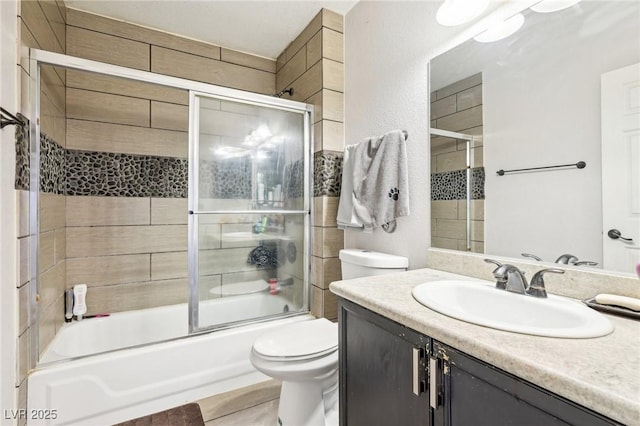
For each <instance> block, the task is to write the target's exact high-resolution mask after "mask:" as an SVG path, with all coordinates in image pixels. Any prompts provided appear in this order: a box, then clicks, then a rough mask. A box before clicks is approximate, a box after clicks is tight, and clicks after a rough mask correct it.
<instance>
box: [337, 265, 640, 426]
mask: <svg viewBox="0 0 640 426" xmlns="http://www.w3.org/2000/svg"><path fill="white" fill-rule="evenodd" d="M443 279H466V280H476V279H474V278H469V277H466V276H462V275H457V274H452V273H448V272H443V271H438V270H434V269H419V270H414V271H409V272H402V273H398V274H392V275H379V276H373V277H366V278H358V279H353V280H345V281H336V282H334V283H332V284H331V287H330V288H331V291H332V292H333V293H335V294H336V295H338V296H340V297H342V298H344V299H347V300H350V301H352V302H354V303H357V304H359V305H361V306H363V307H365V308H367V309H369V310H371V311H373V312H376V313H378V314H380V315H382V316H384V317H387V318H389V319H391V320H393V321H396V322H398V323H400V324H403V325H405V326H407V327H409V328H411V329H413V330H416V331H418V332H421V333H423V334H425V335H427V336H430V337H432V338H434V339H436V340H439V341H441V342H442V343H445V344H447V345H450V346H451V347H453V348H456V349H459V350H461V351H463V352H465V353H467V354H469V355H471V356H474V357H476V358H478V359H481V360H483V361H485V362H487V363H490V364H492V365H495V366H496V367H498V368H501V369H502V370H504V371H507V372H509V373H511V374H514V375H516V376H518V377H520V378H522V379H525V380H527V381H529V382H531V383H534V384H536V385H538V386H540V387H542V388H545V389H548V390H549V391H551V392H554V393H556V394H558V395H561V396H563V397H565V398H567V399H569V400H571V401H574V402H576V403H578V404H580V405H582V406H584V407H587V408H590V409H591V410H593V411H596V412H598V413H601V414H603V415H605V416H608V417H610V418H612V419H615V420H617V421H619V422H621V423H624V424H627V425H640V322H639V321H634V320H630V319H625V318H622V317H616V316H611V315H607V317H608V318H609V319H610V320H611V321H612V322H613V324H614V325H615V331H614V332H613V333H611V334H609V335H607V336H603V337H598V338H592V339H562V338H551V337H539V336H530V335H525V334H518V333H511V332H507V331H501V330H495V329H492V328H487V327H482V326H478V325H474V324H471V323H467V322H464V321H460V320H457V319H454V318H451V317H448V316H445V315H442V314H439V313H437V312H435V311H433V310H431V309H429V308H427V307H425V306H423V305H421V304H420V303H418V302H417V301H416V300H415V299H414V298H413V296H412V295H411V290H412V289H413V287H415V286H416V285H418V284H421V283H424V282H428V281H437V280H443ZM485 282H486V281H485Z"/></svg>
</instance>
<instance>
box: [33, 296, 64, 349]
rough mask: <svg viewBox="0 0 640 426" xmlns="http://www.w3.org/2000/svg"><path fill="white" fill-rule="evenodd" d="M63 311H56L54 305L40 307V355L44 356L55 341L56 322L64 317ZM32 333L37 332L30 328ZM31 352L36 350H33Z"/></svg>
mask: <svg viewBox="0 0 640 426" xmlns="http://www.w3.org/2000/svg"><path fill="white" fill-rule="evenodd" d="M62 312H63V309H62V308H61V309H60V310H57V309H56V304H55V303H53V304H51V305H49V306H41V307H40V316H39V318H38V350H39V351H40V354H39V355H42V354H43V353H44V351H45V350H46V348H47V346H48V345H49V344H50V343H51V342H52V341H53V338H54V337H55V335H56V321H57V317H61V316H62ZM29 330H30V332H31V333H34V332H35V329H33V328H31V327H30V328H29ZM31 350H36V349H35V348H32V349H31Z"/></svg>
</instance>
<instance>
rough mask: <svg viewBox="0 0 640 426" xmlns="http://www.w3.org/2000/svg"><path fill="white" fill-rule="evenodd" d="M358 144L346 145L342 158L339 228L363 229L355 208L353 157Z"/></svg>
mask: <svg viewBox="0 0 640 426" xmlns="http://www.w3.org/2000/svg"><path fill="white" fill-rule="evenodd" d="M355 149H356V145H347V146H345V147H344V158H343V160H342V187H341V189H340V201H339V202H338V216H337V222H338V228H340V229H359V230H362V229H363V225H362V221H361V220H360V219H359V218H358V216H356V214H355V211H354V209H353V200H354V194H353V159H354V151H355Z"/></svg>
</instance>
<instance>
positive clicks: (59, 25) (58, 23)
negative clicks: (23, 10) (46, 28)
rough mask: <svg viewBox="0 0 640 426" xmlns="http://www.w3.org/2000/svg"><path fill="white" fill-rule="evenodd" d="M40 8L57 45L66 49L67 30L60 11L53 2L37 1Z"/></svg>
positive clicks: (48, 0) (52, 0) (47, 0)
mask: <svg viewBox="0 0 640 426" xmlns="http://www.w3.org/2000/svg"><path fill="white" fill-rule="evenodd" d="M39 3H40V7H41V8H42V11H43V12H44V14H45V16H46V18H47V21H48V22H49V25H50V26H51V29H52V30H53V32H54V34H55V36H56V39H57V40H58V44H60V46H61V47H63V48H64V47H66V45H67V37H66V34H67V28H66V24H65V22H64V18H63V16H62V14H61V13H60V9H59V8H58V5H57V3H56V2H55V0H39Z"/></svg>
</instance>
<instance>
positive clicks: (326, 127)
mask: <svg viewBox="0 0 640 426" xmlns="http://www.w3.org/2000/svg"><path fill="white" fill-rule="evenodd" d="M322 149H323V150H327V151H339V152H342V151H344V125H343V124H342V123H340V122H337V121H331V120H322Z"/></svg>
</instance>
